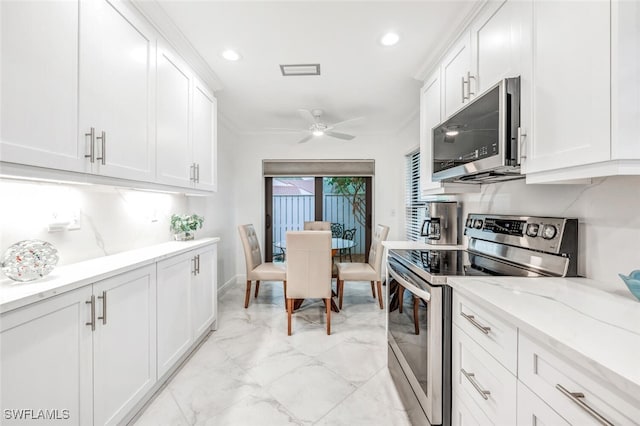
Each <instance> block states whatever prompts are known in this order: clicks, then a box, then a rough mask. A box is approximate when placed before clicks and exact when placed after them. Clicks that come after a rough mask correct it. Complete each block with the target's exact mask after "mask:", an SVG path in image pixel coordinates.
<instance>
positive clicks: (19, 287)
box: [0, 237, 220, 313]
mask: <svg viewBox="0 0 640 426" xmlns="http://www.w3.org/2000/svg"><path fill="white" fill-rule="evenodd" d="M218 241H220V238H217V237H216V238H201V239H197V240H192V241H170V242H166V243H162V244H157V245H153V246H149V247H144V248H141V249H136V250H130V251H125V252H122V253H118V254H114V255H111V256H104V257H98V258H96V259H91V260H87V261H84V262H79V263H74V264H71V265H64V266H60V267H58V268H56V269H54V270H53V271H52V272H51V273H50V274H49V275H47V276H46V277H44V278H41V279H39V280H36V281H30V282H24V283H23V282H16V281H13V280H10V279H9V278H4V279H2V280H0V313H4V312H8V311H11V310H13V309H17V308H20V307H22V306H26V305H28V304H30V303H34V302H37V301H40V300H43V299H46V298H49V297H52V296H55V295H57V294H61V293H65V292H67V291H71V290H75V289H77V288H80V287H83V286H85V285H89V284H92V283H95V282H97V281H100V280H103V279H106V278H109V277H112V276H114V275H118V274H121V273H123V272H126V271H130V270H133V269H136V268H139V267H141V266H145V265H149V264H152V263H154V262H157V261H159V260H162V259H165V258H167V257H171V256H175V255H177V254H180V253H183V252H187V251H189V250H193V249H197V248H199V247H203V246H206V245H209V244H213V243H217V242H218Z"/></svg>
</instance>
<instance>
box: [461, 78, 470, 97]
mask: <svg viewBox="0 0 640 426" xmlns="http://www.w3.org/2000/svg"><path fill="white" fill-rule="evenodd" d="M465 84H467V82H466V81H465V79H464V76H462V103H464V101H466V100H467V99H469V98H468V97H467V96H466V95H465V90H464V85H465Z"/></svg>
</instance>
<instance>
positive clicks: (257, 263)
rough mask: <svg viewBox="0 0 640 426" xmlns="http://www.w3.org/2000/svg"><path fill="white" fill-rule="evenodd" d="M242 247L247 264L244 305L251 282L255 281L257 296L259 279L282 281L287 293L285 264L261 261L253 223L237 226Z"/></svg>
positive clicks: (246, 304)
mask: <svg viewBox="0 0 640 426" xmlns="http://www.w3.org/2000/svg"><path fill="white" fill-rule="evenodd" d="M238 232H240V239H241V240H242V247H243V248H244V259H245V262H246V265H247V289H246V292H245V296H244V307H245V308H247V307H248V306H249V298H250V296H251V282H252V281H255V282H256V293H255V296H254V297H258V290H259V289H260V281H282V282H283V284H284V292H285V294H286V293H287V271H286V269H285V265H284V264H281V263H273V262H263V261H262V252H261V250H260V243H259V242H258V236H257V235H256V230H255V229H254V227H253V225H240V226H238Z"/></svg>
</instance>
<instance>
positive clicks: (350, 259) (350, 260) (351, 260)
mask: <svg viewBox="0 0 640 426" xmlns="http://www.w3.org/2000/svg"><path fill="white" fill-rule="evenodd" d="M349 262H353V259H352V258H351V249H349Z"/></svg>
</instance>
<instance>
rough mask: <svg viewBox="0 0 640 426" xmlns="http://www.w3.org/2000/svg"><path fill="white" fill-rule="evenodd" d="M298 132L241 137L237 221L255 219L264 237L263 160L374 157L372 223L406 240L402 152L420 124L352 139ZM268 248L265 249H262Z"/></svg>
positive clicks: (241, 269) (240, 255) (238, 251)
mask: <svg viewBox="0 0 640 426" xmlns="http://www.w3.org/2000/svg"><path fill="white" fill-rule="evenodd" d="M300 137H301V136H300V135H296V134H289V135H243V136H242V137H241V139H240V140H239V142H238V144H237V145H236V147H235V149H234V150H233V153H234V154H235V160H234V164H235V166H236V169H235V172H234V176H235V182H234V188H235V192H236V193H235V206H236V215H235V219H236V223H235V224H234V227H235V226H237V225H239V224H245V223H253V224H254V226H255V227H256V231H257V233H258V236H259V238H260V241H264V179H263V176H262V160H263V159H373V160H375V177H374V179H373V188H374V194H373V204H374V211H373V223H375V224H377V223H381V224H385V225H388V226H389V227H390V233H389V239H404V235H405V233H404V210H403V205H404V155H405V154H406V153H407V152H408V151H409V150H410V148H412V147H417V145H418V123H417V120H412V121H411V122H410V123H409V125H407V126H406V127H405V128H404V129H403V130H402V131H401V132H400V133H398V134H390V135H380V134H377V135H358V136H357V137H356V138H355V139H354V140H352V141H343V140H338V139H333V138H329V137H326V136H324V137H321V138H317V139H315V138H314V139H312V140H311V141H309V142H307V143H304V144H298V143H296V141H297V140H298V139H300ZM236 240H237V246H236V250H235V253H236V256H237V257H238V259H240V262H239V263H238V264H237V265H236V266H237V268H238V269H237V271H238V274H244V273H245V270H244V260H243V259H244V255H243V253H242V247H241V245H240V241H239V238H236ZM263 252H264V248H263Z"/></svg>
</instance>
